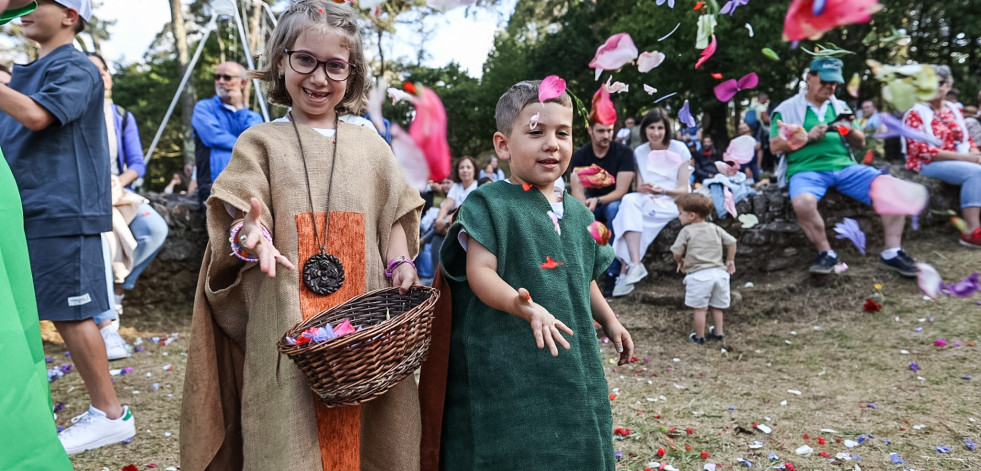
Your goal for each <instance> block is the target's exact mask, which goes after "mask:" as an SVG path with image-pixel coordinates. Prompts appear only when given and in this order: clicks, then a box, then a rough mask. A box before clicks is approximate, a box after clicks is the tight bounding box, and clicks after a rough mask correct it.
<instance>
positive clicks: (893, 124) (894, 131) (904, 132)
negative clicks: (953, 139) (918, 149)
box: [873, 113, 943, 147]
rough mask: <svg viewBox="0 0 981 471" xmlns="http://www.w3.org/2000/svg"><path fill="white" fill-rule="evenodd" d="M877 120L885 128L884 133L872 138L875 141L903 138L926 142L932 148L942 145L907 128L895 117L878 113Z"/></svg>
mask: <svg viewBox="0 0 981 471" xmlns="http://www.w3.org/2000/svg"><path fill="white" fill-rule="evenodd" d="M879 120H880V122H881V123H882V125H883V126H885V127H886V131H885V132H880V133H876V135H875V136H873V137H875V138H876V139H888V138H890V137H903V138H906V139H910V140H914V141H922V142H926V143H927V144H930V145H931V146H934V147H940V146H942V145H943V143H942V142H940V140H939V139H937V138H936V137H934V136H931V135H929V134H927V133H924V132H921V131H918V130H916V129H913V128H911V127H909V126H907V125H906V124H904V123H903V122H902V121H900V120H899V118H896V117H895V116H893V115H891V114H889V113H879Z"/></svg>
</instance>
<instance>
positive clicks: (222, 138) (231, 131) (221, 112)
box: [191, 62, 262, 204]
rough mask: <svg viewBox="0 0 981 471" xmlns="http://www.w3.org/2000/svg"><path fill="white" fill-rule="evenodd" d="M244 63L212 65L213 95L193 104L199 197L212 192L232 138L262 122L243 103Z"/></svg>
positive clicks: (230, 148)
mask: <svg viewBox="0 0 981 471" xmlns="http://www.w3.org/2000/svg"><path fill="white" fill-rule="evenodd" d="M247 84H248V79H247V78H246V76H245V67H242V65H241V64H238V63H236V62H222V63H221V64H218V67H217V68H215V96H213V97H211V98H207V99H204V100H201V101H199V102H198V103H197V104H196V105H194V115H193V116H192V117H191V125H192V126H194V161H195V164H196V165H197V177H198V199H199V200H200V201H201V203H202V204H203V203H204V201H205V200H207V199H208V196H211V183H212V182H214V181H215V179H216V178H218V175H219V174H220V173H221V171H222V170H224V169H225V167H226V166H228V161H229V160H231V158H232V148H233V147H235V140H237V139H238V136H239V135H240V134H242V133H243V132H245V130H246V129H248V128H250V127H251V126H254V125H256V124H259V123H261V122H262V116H260V115H259V113H256V112H255V111H252V110H250V109H248V108H246V107H245V100H246V98H245V87H246V85H247Z"/></svg>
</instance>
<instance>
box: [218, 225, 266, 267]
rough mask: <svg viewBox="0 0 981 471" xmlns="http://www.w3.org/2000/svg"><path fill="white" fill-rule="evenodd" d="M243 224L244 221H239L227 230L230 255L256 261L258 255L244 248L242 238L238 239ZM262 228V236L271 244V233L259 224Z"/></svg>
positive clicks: (247, 260)
mask: <svg viewBox="0 0 981 471" xmlns="http://www.w3.org/2000/svg"><path fill="white" fill-rule="evenodd" d="M244 226H245V222H244V221H240V222H238V223H237V224H234V225H232V229H231V230H230V231H228V242H229V243H230V244H231V246H232V255H234V256H236V257H238V258H240V259H242V260H245V261H246V262H258V261H259V257H258V256H257V254H254V253H252V252H251V251H249V249H247V248H245V246H244V244H243V242H244V241H242V240H239V233H240V232H242V227H244ZM259 227H260V228H261V229H262V236H263V237H265V238H266V240H268V241H269V243H270V244H272V241H273V239H272V234H270V233H269V230H267V229H266V228H265V227H262V226H259Z"/></svg>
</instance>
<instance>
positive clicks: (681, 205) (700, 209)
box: [675, 193, 713, 219]
mask: <svg viewBox="0 0 981 471" xmlns="http://www.w3.org/2000/svg"><path fill="white" fill-rule="evenodd" d="M675 203H677V205H678V209H680V210H682V211H688V212H689V213H695V214H697V215H698V217H700V218H702V219H705V218H707V217H709V214H712V207H713V205H712V200H710V199H708V198H707V197H705V196H704V195H701V194H698V193H685V194H683V195H681V196H679V197H678V199H676V200H675Z"/></svg>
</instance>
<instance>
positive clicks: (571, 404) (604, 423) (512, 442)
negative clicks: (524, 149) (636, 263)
mask: <svg viewBox="0 0 981 471" xmlns="http://www.w3.org/2000/svg"><path fill="white" fill-rule="evenodd" d="M564 205H565V206H564V207H565V214H564V217H563V218H562V219H560V220H559V223H558V224H559V227H560V228H561V232H562V233H561V236H560V235H559V233H558V232H557V231H556V230H555V228H554V225H553V223H552V220H551V219H550V218H549V216H548V211H550V210H551V206H550V205H549V202H548V200H546V199H545V197H544V196H543V195H542V193H541V192H539V191H537V190H531V191H524V190H523V189H522V187H521V185H513V184H510V183H508V182H504V181H500V182H495V183H491V184H487V185H484V186H482V187H480V188H478V189H477V190H476V191H474V192H473V193H471V194H470V195H469V196H468V197H467V200H466V201H465V202H464V203H463V206H462V207H461V208H460V213H459V217H458V218H457V221H456V223H455V224H454V225H453V226H452V227H451V228H450V231H449V233H448V235H447V237H446V242H445V243H444V244H443V247H442V250H441V251H440V257H441V260H442V266H443V272H444V274H445V275H446V276H447V278H448V280H449V283H450V287H451V292H452V295H453V329H452V337H451V344H450V360H449V373H448V375H447V376H448V377H447V392H446V408H445V414H444V425H443V455H442V459H441V462H442V464H443V469H447V470H462V469H467V470H483V469H486V470H510V469H520V470H555V469H588V470H597V471H598V470H613V469H614V456H613V440H612V421H613V419H612V414H611V411H610V401H609V398H608V397H607V385H606V378H605V377H604V375H603V365H602V359H601V357H600V349H599V343H598V342H597V340H596V335H595V333H594V328H593V318H592V314H591V309H590V299H589V287H590V282H592V281H593V280H594V279H596V278H597V277H598V276H599V275H600V274H601V273H602V272H603V271H604V270H605V269H606V267H607V266H609V264H610V262H612V260H613V250H612V249H611V248H610V247H609V246H600V245H599V244H597V243H596V241H595V240H593V238H592V237H591V236H590V235H589V232H588V231H587V226H588V225H589V224H590V223H591V222H593V215H592V213H591V212H590V211H589V210H588V209H586V207H585V206H583V205H582V204H581V203H579V202H578V201H577V200H575V199H573V198H572V197H571V196H569V194H568V193H567V194H566V195H565V198H564ZM461 229H465V230H466V232H467V233H468V234H469V236H470V237H471V238H472V240H476V241H477V242H479V243H480V244H481V245H483V246H484V247H486V248H487V249H488V250H490V252H491V253H493V254H494V255H495V256H496V257H497V274H498V275H499V276H500V277H501V278H502V279H503V280H504V281H506V282H507V283H508V284H509V285H511V286H512V287H514V288H515V289H517V288H522V287H523V288H527V289H528V291H529V292H530V293H531V297H532V300H533V301H535V302H536V303H538V304H540V305H542V306H543V307H545V308H546V309H548V311H549V312H551V313H552V314H553V315H554V316H555V317H556V318H557V319H559V320H561V321H562V322H564V323H565V324H566V325H568V326H569V327H570V328H571V329H572V330H573V332H575V335H574V336H572V337H568V336H567V339H568V340H569V343H570V344H571V346H572V348H571V349H570V350H565V349H563V348H561V347H560V348H559V356H558V357H553V356H552V355H551V354H550V353H549V351H548V349H547V348H545V349H538V348H537V346H536V345H535V338H534V335H533V333H532V330H531V325H530V324H529V323H528V322H527V321H525V320H522V319H520V318H518V317H515V316H513V315H511V314H508V313H506V312H503V311H498V310H495V309H492V308H490V307H488V306H487V305H485V304H484V303H483V302H481V301H480V299H478V298H477V296H476V295H474V293H473V291H472V290H471V289H470V286H469V284H468V283H467V278H466V252H465V251H464V250H463V248H462V247H461V245H460V244H459V243H458V242H457V240H458V237H457V236H458V234H459V232H460V230H461ZM546 257H551V258H552V259H554V260H555V261H556V262H561V263H562V265H559V266H557V267H555V268H542V264H543V263H545V262H546V260H547V258H546Z"/></svg>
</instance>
